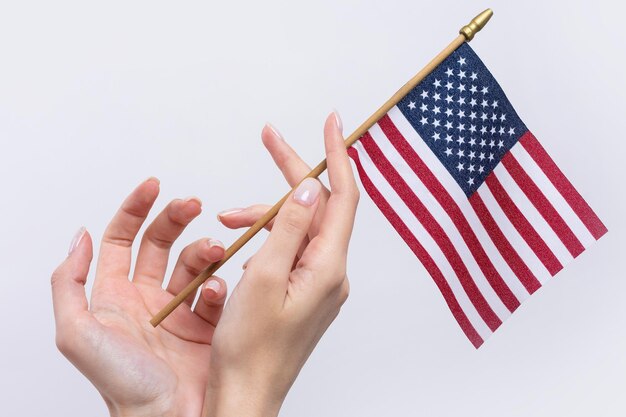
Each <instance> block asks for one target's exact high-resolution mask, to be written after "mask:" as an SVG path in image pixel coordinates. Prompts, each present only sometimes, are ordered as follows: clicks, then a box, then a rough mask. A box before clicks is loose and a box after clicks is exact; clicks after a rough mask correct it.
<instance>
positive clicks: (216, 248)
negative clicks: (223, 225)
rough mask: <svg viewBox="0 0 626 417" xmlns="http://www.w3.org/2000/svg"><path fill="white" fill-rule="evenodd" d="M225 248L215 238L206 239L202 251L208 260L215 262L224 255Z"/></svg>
mask: <svg viewBox="0 0 626 417" xmlns="http://www.w3.org/2000/svg"><path fill="white" fill-rule="evenodd" d="M225 253H226V248H225V247H224V244H223V243H222V242H220V241H219V240H217V239H207V241H206V245H205V251H204V257H205V259H206V260H207V261H209V262H217V261H219V260H221V259H222V258H223V257H224V254H225Z"/></svg>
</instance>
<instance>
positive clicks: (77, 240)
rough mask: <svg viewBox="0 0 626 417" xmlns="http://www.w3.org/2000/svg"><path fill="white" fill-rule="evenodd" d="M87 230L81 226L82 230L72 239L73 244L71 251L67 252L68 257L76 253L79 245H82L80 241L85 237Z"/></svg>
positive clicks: (71, 244)
mask: <svg viewBox="0 0 626 417" xmlns="http://www.w3.org/2000/svg"><path fill="white" fill-rule="evenodd" d="M86 230H87V229H86V228H85V226H81V227H80V229H78V231H77V232H76V234H75V235H74V237H73V238H72V242H71V243H70V249H69V250H68V251H67V256H70V255H71V254H72V252H74V250H75V249H76V248H77V247H78V245H79V244H80V241H81V240H82V238H83V236H84V235H85V231H86Z"/></svg>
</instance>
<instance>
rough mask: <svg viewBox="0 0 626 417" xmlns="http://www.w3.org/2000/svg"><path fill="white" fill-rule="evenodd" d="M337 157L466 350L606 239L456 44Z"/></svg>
mask: <svg viewBox="0 0 626 417" xmlns="http://www.w3.org/2000/svg"><path fill="white" fill-rule="evenodd" d="M348 152H349V155H350V157H351V158H352V159H353V160H354V161H355V163H356V166H357V169H358V172H359V176H360V178H361V181H362V183H363V186H364V188H365V190H366V191H367V193H368V194H369V195H370V197H371V198H372V200H373V201H374V203H375V204H376V205H377V206H378V208H379V209H380V210H381V211H382V212H383V214H384V215H385V217H386V218H387V220H389V222H390V223H391V224H392V225H393V227H394V228H395V229H396V231H397V232H398V233H399V234H400V236H401V237H402V238H403V239H404V241H405V242H406V243H407V245H408V246H409V247H410V248H411V250H412V251H413V253H415V255H416V256H417V258H418V259H419V260H420V261H421V262H422V264H423V265H424V267H425V268H426V270H427V271H428V272H429V273H430V275H431V276H432V278H433V280H434V281H435V283H436V285H437V286H438V288H439V290H440V291H441V293H442V294H443V297H444V299H445V301H446V303H447V304H448V307H449V308H450V310H451V311H452V314H453V315H454V317H455V318H456V320H457V322H458V323H459V325H460V326H461V329H462V330H463V332H464V333H465V335H466V336H467V337H468V338H469V340H470V341H471V342H472V344H473V345H474V346H475V347H477V348H478V347H479V346H480V345H482V343H483V342H484V341H485V340H486V339H487V338H488V337H489V336H490V335H491V334H492V333H493V332H494V331H495V330H496V329H497V328H498V327H499V326H500V325H501V324H502V322H503V321H504V320H505V319H506V318H507V317H509V316H510V315H511V313H513V312H514V311H515V310H516V309H517V308H518V307H519V306H520V304H521V303H522V302H523V301H524V300H525V299H526V298H528V296H529V295H530V294H532V293H534V292H535V291H537V290H538V289H539V288H540V287H541V285H542V284H543V283H544V282H545V281H546V280H547V279H548V278H550V277H552V276H554V275H555V274H556V273H557V272H559V271H560V270H561V269H562V268H563V267H564V266H565V264H567V263H568V262H569V261H571V260H572V259H573V258H575V257H577V256H578V255H580V254H581V253H582V252H583V251H584V250H585V249H586V248H587V247H589V245H591V244H592V243H593V242H595V241H596V240H598V239H599V238H600V237H601V236H602V235H604V234H605V233H606V232H607V229H606V227H605V226H604V225H603V224H602V222H601V221H600V219H599V218H598V217H597V216H596V214H595V213H594V212H593V210H592V209H591V208H590V207H589V205H588V204H587V203H586V202H585V200H584V199H583V198H582V197H581V195H580V194H579V193H578V192H577V191H576V189H575V188H574V187H573V186H572V184H571V183H570V182H569V180H568V179H567V178H566V177H565V175H563V173H562V172H561V170H560V169H559V168H558V167H557V165H556V164H555V163H554V161H553V160H552V159H551V158H550V156H549V155H548V154H547V153H546V151H545V150H544V148H543V147H542V146H541V144H540V143H539V142H538V141H537V139H536V138H535V137H534V136H533V134H532V133H531V132H530V131H529V130H528V129H527V128H526V126H525V125H524V123H523V122H522V120H521V119H520V118H519V116H518V115H517V113H516V112H515V110H514V109H513V107H512V106H511V103H509V101H508V99H507V98H506V96H505V94H504V92H503V91H502V89H501V88H500V86H499V85H498V83H497V82H496V80H495V79H494V77H493V76H492V75H491V73H490V72H489V70H488V69H487V68H486V67H485V65H484V64H483V62H482V61H481V60H480V58H479V57H478V56H477V55H476V53H475V52H474V51H473V50H472V49H471V48H470V46H469V45H468V44H467V43H464V44H462V45H461V46H460V47H459V48H458V49H456V50H455V51H454V52H453V53H452V54H451V55H450V56H449V57H448V58H446V59H445V60H444V61H443V62H442V63H441V64H440V65H439V66H438V67H437V68H436V69H435V70H434V71H433V72H432V73H431V74H430V75H428V76H427V77H426V78H424V80H423V81H422V82H420V83H419V84H418V85H417V86H416V87H415V88H414V89H413V90H411V91H410V92H409V93H408V94H407V95H406V96H405V97H404V98H403V99H402V100H400V102H399V103H398V104H397V105H396V106H395V107H393V108H392V109H391V110H390V111H389V112H388V113H387V114H386V115H385V116H384V117H382V118H381V119H380V120H379V121H378V122H377V123H376V124H375V125H374V126H373V127H372V128H371V129H369V131H368V132H367V133H366V134H365V135H363V136H362V137H361V138H360V139H359V140H358V141H357V142H355V144H354V145H352V146H351V147H350V148H349V149H348Z"/></svg>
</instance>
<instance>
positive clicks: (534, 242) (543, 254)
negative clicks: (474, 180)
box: [485, 172, 563, 276]
mask: <svg viewBox="0 0 626 417" xmlns="http://www.w3.org/2000/svg"><path fill="white" fill-rule="evenodd" d="M485 182H486V183H487V186H488V187H489V189H490V190H491V193H492V194H493V196H494V197H495V198H496V200H497V201H498V204H499V205H500V207H502V210H503V211H504V213H505V214H506V216H507V217H508V218H509V220H510V221H511V223H513V226H515V228H516V229H517V231H518V232H519V234H520V235H522V237H523V238H524V240H525V241H526V243H528V245H529V246H530V248H531V249H532V250H533V252H535V255H537V258H539V259H540V260H541V262H542V263H543V264H544V265H545V267H546V268H547V269H548V271H549V272H550V274H551V275H552V276H554V275H555V274H556V273H557V272H559V271H560V270H561V269H563V265H561V263H560V262H559V260H558V259H557V258H556V256H554V253H552V251H551V250H550V248H549V247H548V245H546V242H544V241H543V239H541V237H540V236H539V234H538V233H537V231H536V230H535V229H534V228H533V227H532V226H531V224H530V222H529V221H528V220H527V219H526V217H525V216H524V215H523V214H522V212H521V211H520V209H519V208H518V207H517V206H516V205H515V203H514V202H513V200H511V197H509V195H508V194H507V192H506V191H505V190H504V187H502V184H500V181H498V178H496V176H495V174H494V173H493V172H492V173H491V174H489V175H488V176H487V178H486V179H485Z"/></svg>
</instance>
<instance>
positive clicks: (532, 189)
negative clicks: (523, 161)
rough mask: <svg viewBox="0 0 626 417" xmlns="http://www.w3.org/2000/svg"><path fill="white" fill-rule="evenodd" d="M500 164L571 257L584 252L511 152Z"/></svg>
mask: <svg viewBox="0 0 626 417" xmlns="http://www.w3.org/2000/svg"><path fill="white" fill-rule="evenodd" d="M502 164H503V165H504V167H505V168H506V169H507V171H509V173H510V174H511V177H513V179H514V180H515V182H516V183H517V185H518V186H519V187H520V188H521V189H522V191H523V192H524V194H526V197H528V199H529V200H530V202H531V203H533V205H534V206H535V208H536V209H537V211H539V213H541V216H542V217H543V218H544V219H546V222H548V224H549V225H550V227H551V228H552V230H554V232H555V233H556V234H557V236H558V237H559V239H561V242H563V244H564V245H565V247H566V248H567V250H569V252H570V253H571V254H572V256H573V257H574V258H575V257H577V256H578V255H580V254H581V253H582V252H583V251H584V250H585V247H584V246H583V245H582V243H580V240H578V238H577V237H576V235H575V234H574V232H572V229H570V228H569V226H568V225H567V223H565V220H563V218H562V217H561V216H560V215H559V213H558V212H557V211H556V209H555V208H554V206H553V205H552V203H550V202H549V201H548V199H547V198H546V196H545V195H544V194H543V193H542V192H541V190H540V189H539V187H537V185H536V184H535V182H534V181H533V180H532V179H531V178H530V176H529V175H528V174H527V173H526V171H524V168H522V166H521V165H520V164H519V162H518V161H517V159H515V157H514V156H513V154H512V153H511V152H507V154H506V155H505V156H504V158H502Z"/></svg>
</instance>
